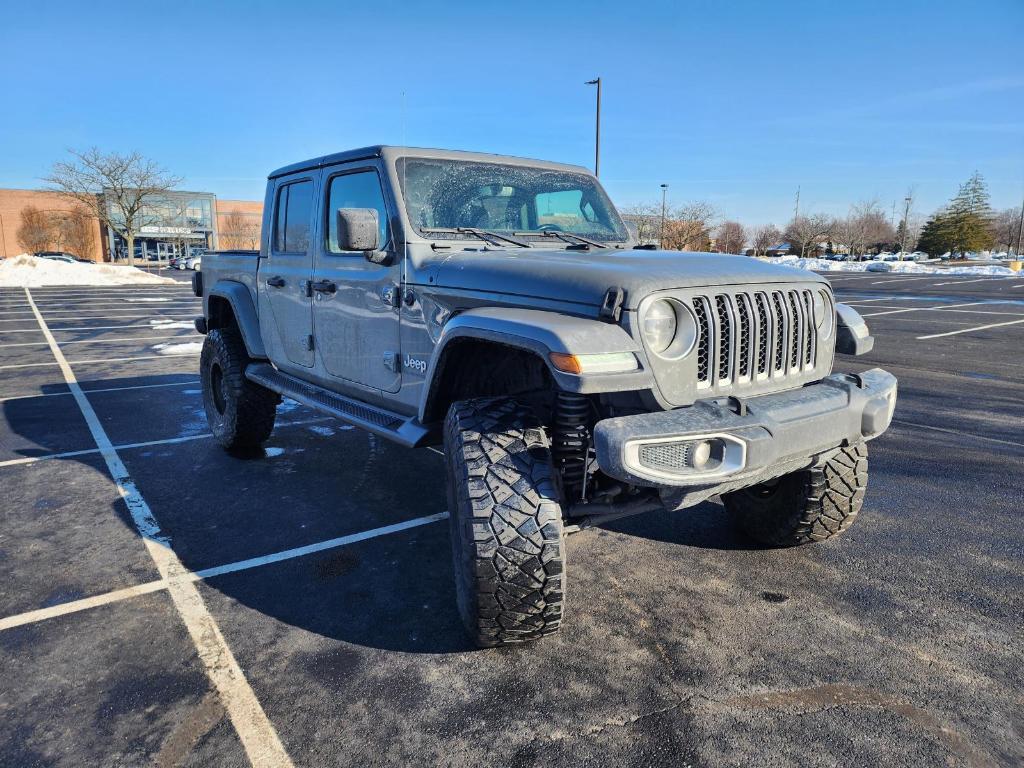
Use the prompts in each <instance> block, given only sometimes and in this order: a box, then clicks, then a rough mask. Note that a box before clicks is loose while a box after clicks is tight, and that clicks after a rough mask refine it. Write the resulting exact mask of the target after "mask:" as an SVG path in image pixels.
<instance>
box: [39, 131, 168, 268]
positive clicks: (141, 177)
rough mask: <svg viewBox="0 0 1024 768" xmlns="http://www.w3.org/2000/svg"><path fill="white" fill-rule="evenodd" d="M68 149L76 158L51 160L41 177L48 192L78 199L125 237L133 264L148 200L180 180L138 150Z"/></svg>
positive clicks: (149, 218) (147, 217)
mask: <svg viewBox="0 0 1024 768" xmlns="http://www.w3.org/2000/svg"><path fill="white" fill-rule="evenodd" d="M70 152H71V155H72V157H73V158H74V159H73V160H70V161H67V162H63V161H62V162H57V163H54V165H53V170H52V171H51V172H50V175H49V176H47V177H46V178H45V179H44V181H46V183H47V184H48V185H49V188H50V190H51V191H53V192H56V193H57V194H60V195H63V196H64V197H67V198H69V199H71V200H75V201H77V202H78V203H79V204H81V205H82V206H83V207H85V208H86V209H87V210H88V211H89V212H90V213H91V214H92V215H93V216H95V217H96V218H97V219H99V220H100V222H101V223H102V224H104V225H105V226H107V227H109V228H110V229H111V230H113V231H114V232H116V233H117V234H119V235H120V236H121V237H122V238H124V240H125V243H127V245H128V263H129V264H130V265H134V264H135V238H136V236H137V235H138V234H139V232H140V231H141V230H142V228H143V227H144V226H148V225H150V224H151V223H153V221H154V215H153V214H152V213H151V212H150V210H149V206H148V204H149V203H153V202H156V201H157V200H158V199H159V198H160V197H161V196H163V195H165V194H166V193H168V192H170V191H171V190H172V189H173V188H174V187H175V186H177V185H178V184H179V183H180V181H181V179H179V178H178V177H177V176H171V175H170V174H168V173H167V172H166V171H164V170H163V169H162V168H160V166H158V165H157V164H156V163H155V162H154V161H153V160H149V159H147V158H145V157H143V156H142V155H140V154H139V153H138V152H131V153H129V154H127V155H121V154H118V153H116V152H111V153H103V152H101V151H100V150H99V149H97V148H95V147H93V148H91V149H87V150H85V151H83V152H78V151H75V150H70Z"/></svg>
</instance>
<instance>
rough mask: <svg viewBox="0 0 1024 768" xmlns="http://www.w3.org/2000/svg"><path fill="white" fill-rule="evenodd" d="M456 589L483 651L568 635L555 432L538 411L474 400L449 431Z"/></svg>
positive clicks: (458, 406)
mask: <svg viewBox="0 0 1024 768" xmlns="http://www.w3.org/2000/svg"><path fill="white" fill-rule="evenodd" d="M444 442H445V456H446V457H447V465H448V466H447V472H448V510H449V513H450V521H451V539H452V556H453V560H454V563H455V588H456V596H457V599H458V604H459V613H460V614H461V615H462V620H463V623H465V625H466V628H467V630H468V631H469V634H470V636H471V637H472V638H473V639H474V640H475V642H476V643H477V645H479V646H481V647H493V646H498V645H506V644H509V643H519V642H524V641H527V640H536V639H538V638H540V637H544V636H545V635H550V634H552V633H554V632H557V631H558V628H559V625H560V624H561V621H562V605H563V601H564V595H565V555H564V537H563V534H562V509H561V505H560V504H559V502H558V494H557V491H556V489H555V482H554V470H553V468H552V464H551V451H550V449H549V447H548V440H547V436H546V435H545V434H544V430H543V428H542V427H541V425H540V423H539V422H538V421H537V419H536V418H535V417H534V416H533V414H532V413H531V412H530V410H529V409H528V408H526V407H525V406H523V405H521V404H519V403H517V402H515V401H512V400H504V399H485V400H465V401H462V402H458V403H455V404H454V405H452V407H451V409H450V410H449V411H448V417H447V419H446V420H445V430H444Z"/></svg>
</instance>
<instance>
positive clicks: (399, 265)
mask: <svg viewBox="0 0 1024 768" xmlns="http://www.w3.org/2000/svg"><path fill="white" fill-rule="evenodd" d="M194 289H195V292H196V294H197V295H199V296H202V299H203V317H201V318H199V319H197V321H196V327H197V329H198V330H199V331H200V332H201V333H204V334H206V339H205V341H204V343H203V350H202V355H201V362H200V364H201V369H202V370H201V377H202V387H203V399H204V404H205V409H206V414H207V417H208V418H209V422H210V427H211V429H212V431H213V434H214V435H215V436H216V438H217V440H218V441H219V442H220V443H221V444H223V445H224V446H225V447H226V448H230V449H237V448H250V449H251V448H254V447H258V446H260V445H261V444H262V443H263V442H264V441H266V440H267V438H268V437H269V436H270V433H271V430H272V429H273V426H274V418H275V412H276V407H277V405H278V403H279V402H280V399H281V397H282V396H285V397H288V398H291V399H293V400H296V401H298V402H300V403H303V404H305V405H307V406H310V407H312V408H315V409H317V410H319V411H322V412H324V413H327V414H330V415H332V416H335V417H337V418H339V419H343V420H345V421H346V422H349V423H351V424H354V425H357V426H359V427H362V428H364V429H367V430H370V431H371V432H373V433H375V434H377V435H381V436H384V437H386V438H388V439H391V440H393V441H395V442H397V443H399V444H401V445H404V446H408V447H410V448H414V447H419V446H430V445H440V446H443V450H444V455H445V462H446V466H447V469H446V472H447V492H448V511H449V518H450V522H451V543H452V552H453V557H454V565H455V582H456V596H457V601H458V606H459V611H460V614H461V616H462V618H463V621H464V622H465V624H466V627H467V629H468V630H469V633H470V635H471V636H472V637H473V639H474V640H475V641H476V643H478V644H479V645H481V646H496V645H503V644H506V643H513V642H520V641H525V640H532V639H535V638H539V637H543V636H544V635H548V634H551V633H553V632H555V631H557V630H558V628H559V625H560V624H561V622H562V616H563V612H564V601H565V579H566V556H565V543H564V542H565V535H566V534H567V533H571V532H574V531H578V530H580V529H581V528H585V527H589V526H593V525H596V524H600V523H603V522H607V521H610V520H613V519H616V518H620V517H624V516H626V515H631V514H636V513H639V512H643V511H648V510H654V509H663V508H668V509H672V510H677V509H683V508H686V507H690V506H693V505H695V504H698V503H699V502H701V501H704V500H705V499H708V498H709V497H713V496H720V497H721V499H722V501H723V503H724V506H725V508H726V510H727V511H729V512H730V513H731V514H732V515H733V516H734V517H735V519H736V520H737V521H738V523H739V525H740V526H741V528H742V529H743V530H744V531H745V532H746V534H747V535H749V536H751V537H752V538H754V539H756V540H757V541H760V542H763V543H765V544H768V545H773V546H787V545H795V544H803V543H808V542H813V541H820V540H822V539H826V538H829V537H830V536H834V535H836V534H838V533H841V532H842V531H844V530H845V529H846V528H848V527H849V526H850V524H851V523H852V522H853V520H854V518H855V517H856V516H857V513H858V511H859V510H860V508H861V505H862V503H863V500H864V491H865V486H866V484H867V455H868V454H867V447H866V443H867V441H868V440H871V439H872V438H874V437H877V436H878V435H880V434H881V433H882V432H883V431H885V430H886V429H887V428H888V426H889V423H890V420H891V418H892V412H893V408H894V406H895V401H896V379H895V378H894V377H893V376H892V375H890V374H889V373H887V372H885V371H883V370H881V369H878V368H875V369H871V370H868V371H865V372H862V373H860V374H842V373H833V372H832V364H833V357H834V354H835V352H840V353H845V354H854V355H856V354H863V353H864V352H867V351H869V350H870V349H871V346H872V344H873V339H872V337H871V336H870V335H869V334H868V330H867V327H866V325H865V324H864V321H863V320H862V319H861V318H860V316H859V315H858V314H857V313H856V312H855V311H854V310H853V309H852V308H850V307H847V306H844V305H842V304H837V303H836V302H835V299H834V297H833V295H832V291H831V289H830V287H829V284H828V282H827V281H826V280H824V279H823V278H822V277H820V276H818V275H816V274H813V273H810V272H805V271H802V270H795V269H789V268H785V267H779V266H772V265H769V264H767V263H764V262H762V261H759V260H757V259H751V258H746V257H742V256H724V255H720V254H708V253H685V252H678V251H661V250H654V249H652V248H651V247H650V246H642V245H636V244H635V243H634V242H633V240H632V239H631V236H630V233H629V231H628V230H627V228H626V226H625V224H624V222H623V220H622V218H621V217H620V216H619V214H618V212H617V211H616V209H615V207H614V206H613V205H612V203H611V201H610V200H609V199H608V196H607V195H606V194H605V192H604V190H603V189H602V188H601V185H600V184H599V183H598V180H597V179H596V178H595V177H594V175H593V174H591V173H589V172H588V171H587V170H585V169H583V168H580V167H577V166H570V165H561V164H556V163H549V162H542V161H536V160H525V159H519V158H512V157H499V156H495V155H485V154H475V153H467V152H451V151H442V150H424V149H410V148H406V147H369V148H366V149H357V150H352V151H348V152H341V153H338V154H334V155H328V156H325V157H318V158H314V159H312V160H308V161H305V162H301V163H295V164H294V165H289V166H286V167H284V168H281V169H279V170H276V171H274V172H273V173H272V174H270V177H269V179H268V182H267V191H266V201H265V204H264V208H263V230H262V237H261V241H260V250H259V251H258V252H257V251H222V252H213V253H207V254H206V255H205V257H204V260H203V269H202V272H201V273H197V274H196V276H195V278H194Z"/></svg>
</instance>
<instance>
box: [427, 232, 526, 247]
mask: <svg viewBox="0 0 1024 768" xmlns="http://www.w3.org/2000/svg"><path fill="white" fill-rule="evenodd" d="M420 232H425V233H428V234H430V233H435V232H436V233H438V234H445V235H474V236H475V237H479V238H480V239H481V240H483V241H484V242H485V243H490V244H491V245H501V244H502V241H503V240H504V241H505V242H506V243H512V245H518V246H519V247H520V248H529V247H530V244H529V243H527V242H524V241H523V240H516V239H515V238H514V237H509V236H507V235H503V234H501V233H500V232H492V231H491V230H489V229H477V228H476V227H421V228H420Z"/></svg>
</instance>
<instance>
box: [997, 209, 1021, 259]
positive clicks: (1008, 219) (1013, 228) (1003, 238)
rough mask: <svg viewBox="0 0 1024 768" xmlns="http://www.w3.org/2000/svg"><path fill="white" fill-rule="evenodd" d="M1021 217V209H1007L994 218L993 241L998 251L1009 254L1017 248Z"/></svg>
mask: <svg viewBox="0 0 1024 768" xmlns="http://www.w3.org/2000/svg"><path fill="white" fill-rule="evenodd" d="M1020 216H1021V209H1020V208H1007V209H1006V210H1005V211H1000V212H999V213H997V214H995V216H993V217H992V239H993V240H994V241H995V248H996V250H999V251H1006V253H1009V252H1010V251H1011V250H1013V249H1015V248H1016V247H1017V232H1018V227H1020Z"/></svg>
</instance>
